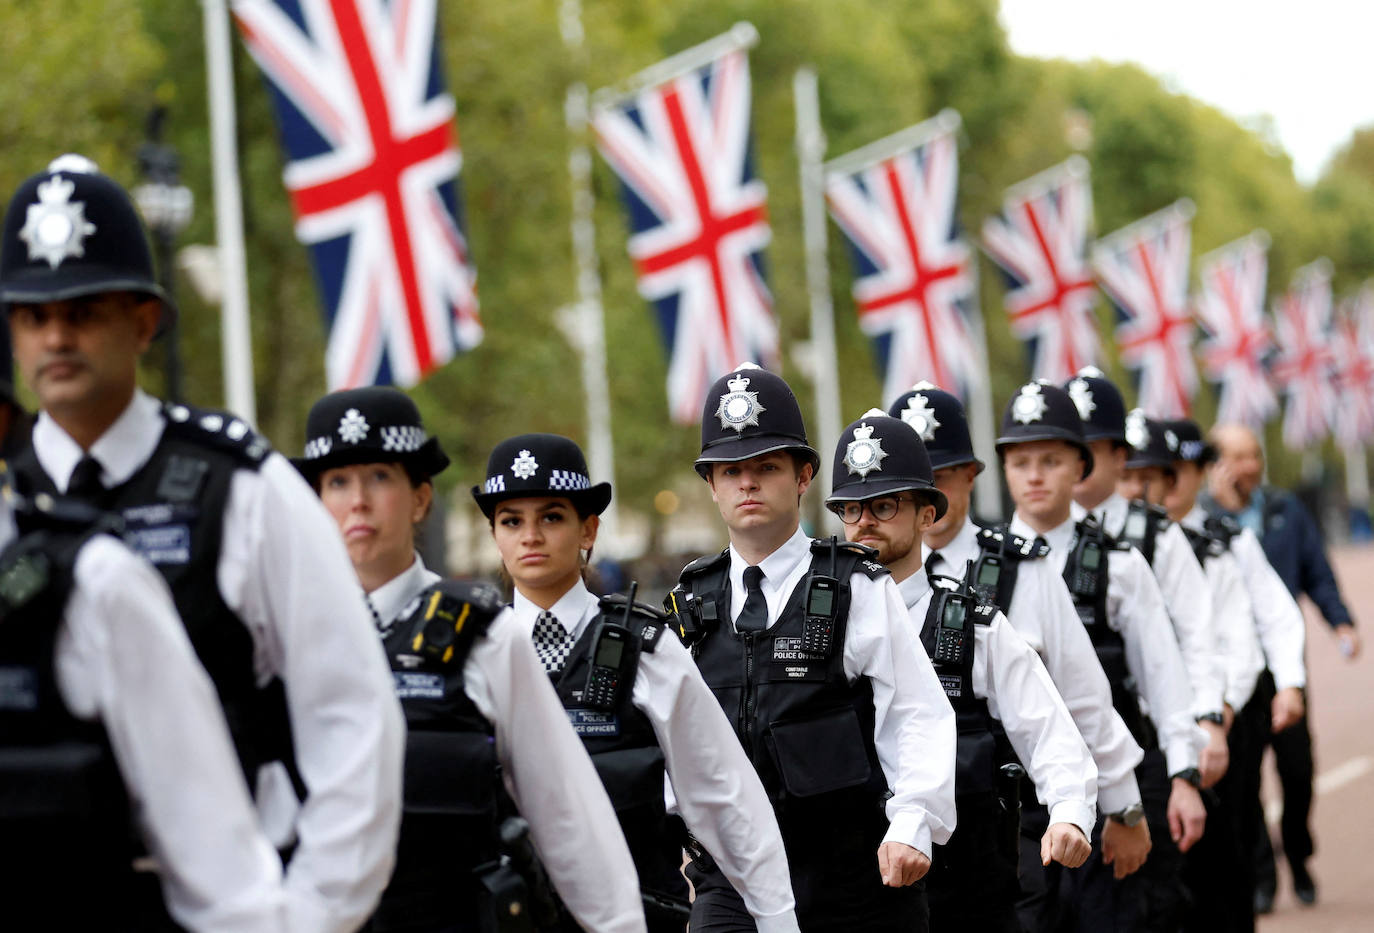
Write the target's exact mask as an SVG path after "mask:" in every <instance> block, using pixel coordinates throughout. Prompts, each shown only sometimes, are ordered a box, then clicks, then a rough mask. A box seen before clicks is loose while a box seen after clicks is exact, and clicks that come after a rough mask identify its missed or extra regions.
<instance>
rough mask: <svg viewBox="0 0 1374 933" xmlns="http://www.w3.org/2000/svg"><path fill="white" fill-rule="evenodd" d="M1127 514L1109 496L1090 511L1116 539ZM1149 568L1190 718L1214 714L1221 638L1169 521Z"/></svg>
mask: <svg viewBox="0 0 1374 933" xmlns="http://www.w3.org/2000/svg"><path fill="white" fill-rule="evenodd" d="M1129 509H1130V503H1129V502H1127V501H1126V500H1125V499H1124V498H1122V497H1121V496H1119V495H1117V494H1116V493H1112V494H1111V495H1110V496H1108V497H1107V498H1106V500H1105V501H1103V502H1102V503H1101V504H1100V505H1098V506H1097V507H1096V508H1094V509H1091V510H1090V511H1091V512H1092V514H1093V515H1094V516H1095V517H1096V518H1097V520H1098V521H1100V522H1101V523H1102V527H1103V528H1105V529H1106V530H1107V533H1108V534H1109V535H1112V536H1113V537H1116V538H1120V537H1121V532H1122V530H1123V529H1124V528H1125V527H1126V514H1127V512H1128V511H1129ZM1150 569H1151V570H1153V571H1154V574H1155V579H1156V580H1157V581H1158V582H1159V590H1160V592H1161V593H1163V594H1164V604H1165V606H1167V607H1168V610H1169V618H1170V619H1171V620H1172V621H1173V623H1174V633H1175V634H1176V635H1177V636H1178V646H1179V649H1180V650H1181V651H1182V652H1183V663H1184V664H1185V665H1186V666H1187V668H1188V682H1189V683H1190V684H1191V685H1192V687H1193V714H1194V715H1195V716H1204V715H1207V714H1209V713H1219V712H1221V704H1222V701H1223V698H1224V695H1225V692H1226V665H1225V662H1224V660H1223V657H1222V651H1221V639H1220V638H1219V637H1218V635H1217V632H1216V624H1215V622H1214V621H1213V619H1212V590H1211V587H1210V586H1209V585H1208V583H1207V576H1206V574H1205V573H1203V570H1202V566H1201V565H1200V564H1199V563H1198V560H1197V555H1196V554H1194V553H1193V546H1192V545H1191V544H1189V543H1188V536H1187V535H1185V534H1184V533H1183V529H1182V528H1179V527H1178V525H1177V524H1175V523H1174V522H1169V523H1168V525H1166V526H1165V527H1164V528H1163V529H1162V530H1161V531H1160V532H1159V534H1158V535H1156V536H1155V554H1154V561H1153V562H1152V563H1151V564H1150Z"/></svg>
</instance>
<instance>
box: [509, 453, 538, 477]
mask: <svg viewBox="0 0 1374 933" xmlns="http://www.w3.org/2000/svg"><path fill="white" fill-rule="evenodd" d="M538 470H539V461H538V460H536V459H534V457H532V456H530V452H529V451H528V450H522V451H520V456H518V457H516V458H515V459H514V460H512V461H511V464H510V471H511V472H512V473H514V474H515V476H516V478H518V479H529V478H530V477H531V476H533V475H534V474H535V473H536V472H537V471H538Z"/></svg>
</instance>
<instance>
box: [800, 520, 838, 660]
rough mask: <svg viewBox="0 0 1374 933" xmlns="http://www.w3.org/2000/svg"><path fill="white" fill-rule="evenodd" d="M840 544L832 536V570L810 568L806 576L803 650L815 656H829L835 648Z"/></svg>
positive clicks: (803, 605)
mask: <svg viewBox="0 0 1374 933" xmlns="http://www.w3.org/2000/svg"><path fill="white" fill-rule="evenodd" d="M839 554H840V544H839V541H838V540H837V539H835V538H831V539H830V572H829V573H828V574H827V573H818V572H816V571H814V570H813V571H811V573H809V574H807V577H806V598H805V601H804V602H803V603H802V608H803V609H804V610H805V616H804V621H803V622H802V644H801V648H802V652H803V653H804V654H807V655H809V656H810V657H813V658H828V657H830V653H831V651H833V650H834V648H835V619H836V617H837V616H839V614H840V592H841V588H840V581H839V578H838V577H837V576H836V575H835V574H836V567H837V562H838V559H839Z"/></svg>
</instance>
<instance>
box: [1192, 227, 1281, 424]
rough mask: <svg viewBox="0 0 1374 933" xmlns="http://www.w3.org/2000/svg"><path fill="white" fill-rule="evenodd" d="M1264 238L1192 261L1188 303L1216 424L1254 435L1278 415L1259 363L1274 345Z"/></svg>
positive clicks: (1253, 235) (1260, 232)
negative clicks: (1215, 395) (1214, 392)
mask: <svg viewBox="0 0 1374 933" xmlns="http://www.w3.org/2000/svg"><path fill="white" fill-rule="evenodd" d="M1268 253H1269V235H1268V234H1267V233H1265V232H1264V231H1263V230H1256V231H1255V232H1254V233H1251V234H1250V235H1249V236H1246V237H1242V238H1241V239H1239V240H1236V241H1234V242H1232V243H1228V244H1227V245H1225V246H1223V247H1221V248H1220V249H1217V250H1213V251H1212V252H1210V253H1207V254H1206V255H1204V256H1202V257H1200V258H1199V259H1198V284H1199V289H1198V293H1197V295H1196V296H1195V298H1194V299H1193V304H1194V309H1195V310H1196V312H1197V319H1198V323H1199V324H1201V325H1202V329H1203V331H1204V332H1205V333H1206V336H1207V339H1206V340H1205V341H1204V342H1203V344H1202V348H1201V351H1202V365H1203V367H1204V369H1205V371H1206V373H1207V378H1208V379H1210V380H1211V381H1212V382H1214V383H1216V384H1217V385H1218V387H1219V389H1220V398H1219V399H1218V401H1217V423H1218V424H1243V425H1246V426H1248V427H1250V428H1252V429H1254V430H1259V428H1260V427H1262V426H1263V425H1264V423H1265V422H1266V421H1268V420H1269V418H1270V417H1271V416H1273V414H1274V412H1276V411H1278V408H1279V401H1278V399H1277V398H1276V397H1275V396H1274V389H1273V386H1272V385H1270V382H1269V374H1268V373H1267V372H1266V371H1265V369H1264V362H1265V358H1266V357H1267V356H1268V355H1269V353H1270V352H1271V351H1272V350H1273V347H1274V341H1273V337H1272V335H1271V333H1270V330H1269V324H1268V322H1267V321H1266V320H1265V317H1264V288H1265V280H1266V278H1267V273H1268V268H1269V256H1268Z"/></svg>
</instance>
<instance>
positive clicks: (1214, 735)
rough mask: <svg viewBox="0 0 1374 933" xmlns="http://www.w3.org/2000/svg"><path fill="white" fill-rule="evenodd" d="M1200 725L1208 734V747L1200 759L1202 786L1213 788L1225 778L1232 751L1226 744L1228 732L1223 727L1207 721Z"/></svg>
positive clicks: (1199, 767)
mask: <svg viewBox="0 0 1374 933" xmlns="http://www.w3.org/2000/svg"><path fill="white" fill-rule="evenodd" d="M1198 725H1199V726H1201V727H1202V731H1203V732H1206V733H1207V747H1206V748H1204V749H1203V750H1202V754H1201V755H1200V756H1199V757H1198V770H1199V771H1201V772H1202V786H1203V787H1211V786H1212V785H1213V784H1215V783H1216V782H1217V781H1220V780H1221V779H1222V777H1224V776H1225V774H1226V769H1227V768H1228V767H1229V766H1230V764H1231V749H1230V747H1229V746H1228V745H1227V744H1226V730H1224V729H1223V728H1222V727H1221V726H1219V725H1217V724H1216V723H1214V722H1207V721H1206V720H1204V721H1202V722H1200V723H1198Z"/></svg>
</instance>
